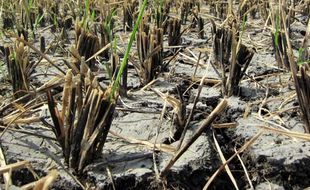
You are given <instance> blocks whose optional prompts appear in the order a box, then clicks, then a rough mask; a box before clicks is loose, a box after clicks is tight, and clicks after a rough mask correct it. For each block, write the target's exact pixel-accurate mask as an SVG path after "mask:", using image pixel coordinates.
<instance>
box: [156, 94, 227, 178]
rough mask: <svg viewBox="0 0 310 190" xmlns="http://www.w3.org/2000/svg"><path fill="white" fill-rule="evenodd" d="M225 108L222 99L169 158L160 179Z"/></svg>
mask: <svg viewBox="0 0 310 190" xmlns="http://www.w3.org/2000/svg"><path fill="white" fill-rule="evenodd" d="M226 107H227V100H226V99H223V100H222V101H221V102H220V103H219V104H218V105H217V106H216V108H215V109H214V110H213V111H212V112H211V113H210V115H209V116H208V117H207V118H206V119H205V120H204V121H203V123H202V124H201V125H200V127H199V128H198V129H197V131H196V132H195V134H194V135H193V136H192V138H191V139H190V140H189V141H188V143H187V144H185V145H184V146H183V147H181V148H180V149H179V150H178V152H177V153H176V154H175V155H174V157H172V158H171V160H170V161H169V163H168V164H167V165H166V167H165V168H164V169H163V170H162V172H161V173H160V176H161V177H164V176H166V175H167V174H168V171H169V170H170V168H171V167H172V166H173V165H174V163H175V162H176V161H177V160H178V159H179V158H180V157H181V156H182V155H183V154H184V152H186V151H187V149H188V148H189V147H190V146H191V145H192V144H193V143H194V142H195V141H196V140H197V139H198V137H200V135H201V134H202V133H203V131H204V130H205V129H206V128H207V127H209V126H210V125H211V123H212V122H213V121H214V119H215V118H217V116H219V115H220V114H221V113H222V111H223V110H224V109H225V108H226Z"/></svg>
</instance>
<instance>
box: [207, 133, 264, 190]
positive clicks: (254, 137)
mask: <svg viewBox="0 0 310 190" xmlns="http://www.w3.org/2000/svg"><path fill="white" fill-rule="evenodd" d="M262 134H263V131H260V132H258V133H257V134H256V135H255V136H253V137H252V138H251V139H250V140H249V141H247V142H246V143H245V144H244V145H243V146H242V147H241V148H240V149H239V150H238V151H237V152H235V154H233V155H232V156H231V157H230V158H229V159H228V160H227V161H226V162H225V163H224V164H223V165H221V167H219V168H218V169H217V170H216V172H214V174H213V175H212V176H211V177H210V178H209V180H208V182H207V183H206V185H205V186H204V187H203V190H207V189H208V188H209V187H210V185H211V183H212V182H213V181H214V179H215V178H216V177H217V176H218V175H219V173H220V172H221V171H222V170H223V169H224V168H225V166H226V165H227V164H229V163H230V162H231V161H232V160H233V159H234V158H235V157H236V156H237V155H238V154H240V153H242V152H243V151H245V150H246V149H247V148H249V147H250V146H251V145H252V144H253V143H254V142H255V141H256V140H257V138H258V137H260V136H261V135H262Z"/></svg>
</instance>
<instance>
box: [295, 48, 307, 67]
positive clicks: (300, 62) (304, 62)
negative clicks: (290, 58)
mask: <svg viewBox="0 0 310 190" xmlns="http://www.w3.org/2000/svg"><path fill="white" fill-rule="evenodd" d="M304 51H305V49H304V48H299V50H298V59H297V65H298V66H302V65H304V64H310V59H309V60H302V54H303V53H304Z"/></svg>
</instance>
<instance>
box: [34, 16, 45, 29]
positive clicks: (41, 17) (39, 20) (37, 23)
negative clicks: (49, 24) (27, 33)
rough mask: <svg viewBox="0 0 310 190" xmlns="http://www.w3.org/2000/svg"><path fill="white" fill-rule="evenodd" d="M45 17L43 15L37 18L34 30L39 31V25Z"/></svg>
mask: <svg viewBox="0 0 310 190" xmlns="http://www.w3.org/2000/svg"><path fill="white" fill-rule="evenodd" d="M43 17H44V14H42V15H41V16H37V18H36V20H35V23H34V29H35V30H37V29H38V25H39V24H40V22H41V21H42V19H43Z"/></svg>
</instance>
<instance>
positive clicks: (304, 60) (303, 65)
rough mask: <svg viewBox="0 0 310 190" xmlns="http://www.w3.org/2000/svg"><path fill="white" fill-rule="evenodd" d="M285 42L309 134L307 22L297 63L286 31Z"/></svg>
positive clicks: (308, 45) (306, 129)
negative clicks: (301, 50)
mask: <svg viewBox="0 0 310 190" xmlns="http://www.w3.org/2000/svg"><path fill="white" fill-rule="evenodd" d="M284 17H285V13H284V15H283V13H282V20H284ZM285 37H286V40H287V42H288V50H287V53H288V57H289V64H290V69H291V72H292V75H293V78H294V82H295V90H296V94H297V98H298V102H299V107H300V110H301V113H302V117H303V120H304V123H305V126H304V130H305V132H306V133H310V109H309V104H310V67H309V64H310V50H309V48H310V44H309V41H308V39H309V37H310V22H309V21H308V26H307V31H306V35H305V37H304V41H303V48H304V49H303V51H304V52H305V53H303V54H302V55H300V57H299V60H298V62H297V63H296V61H295V58H294V55H293V50H292V46H291V43H290V39H289V34H288V31H286V33H285Z"/></svg>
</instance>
